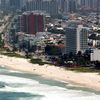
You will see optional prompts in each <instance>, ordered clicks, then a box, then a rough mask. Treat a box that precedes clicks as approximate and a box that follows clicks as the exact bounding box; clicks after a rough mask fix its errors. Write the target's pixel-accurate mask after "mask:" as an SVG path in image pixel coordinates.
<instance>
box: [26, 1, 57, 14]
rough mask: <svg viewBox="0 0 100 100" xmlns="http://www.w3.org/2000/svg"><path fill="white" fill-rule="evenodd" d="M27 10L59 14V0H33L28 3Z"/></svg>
mask: <svg viewBox="0 0 100 100" xmlns="http://www.w3.org/2000/svg"><path fill="white" fill-rule="evenodd" d="M25 8H26V11H35V10H38V11H42V12H45V13H48V14H50V15H51V16H58V2H57V0H31V1H28V2H27V4H26V7H25Z"/></svg>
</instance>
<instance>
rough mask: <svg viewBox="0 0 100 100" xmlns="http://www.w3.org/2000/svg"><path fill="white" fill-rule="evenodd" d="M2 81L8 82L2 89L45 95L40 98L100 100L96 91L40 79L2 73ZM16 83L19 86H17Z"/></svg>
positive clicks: (47, 99) (0, 89) (0, 78)
mask: <svg viewBox="0 0 100 100" xmlns="http://www.w3.org/2000/svg"><path fill="white" fill-rule="evenodd" d="M0 82H4V83H5V84H8V85H6V87H5V88H0V91H9V92H25V93H31V94H39V95H43V96H44V97H43V98H41V99H40V100H99V99H100V95H96V94H95V93H91V92H87V91H82V90H70V89H66V88H62V87H59V86H50V85H48V84H40V83H39V82H38V80H32V79H28V78H20V77H15V76H8V75H0ZM9 84H10V85H9ZM16 84H17V85H19V86H17V85H16ZM13 85H15V86H16V87H13ZM20 85H21V86H20ZM56 85H57V84H56Z"/></svg>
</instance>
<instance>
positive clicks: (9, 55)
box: [1, 52, 25, 58]
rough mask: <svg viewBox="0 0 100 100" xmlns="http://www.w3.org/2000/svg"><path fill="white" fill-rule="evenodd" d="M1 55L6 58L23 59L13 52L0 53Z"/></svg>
mask: <svg viewBox="0 0 100 100" xmlns="http://www.w3.org/2000/svg"><path fill="white" fill-rule="evenodd" d="M1 54H2V55H6V56H8V57H17V58H25V57H24V56H21V55H19V54H17V53H14V52H6V53H1Z"/></svg>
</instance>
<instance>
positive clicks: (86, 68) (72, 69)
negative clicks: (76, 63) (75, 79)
mask: <svg viewBox="0 0 100 100" xmlns="http://www.w3.org/2000/svg"><path fill="white" fill-rule="evenodd" d="M65 69H67V70H71V71H75V72H87V73H88V72H92V73H100V70H96V69H95V68H89V67H75V68H65Z"/></svg>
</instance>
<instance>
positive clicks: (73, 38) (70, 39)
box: [66, 25, 88, 54]
mask: <svg viewBox="0 0 100 100" xmlns="http://www.w3.org/2000/svg"><path fill="white" fill-rule="evenodd" d="M86 49H88V30H87V29H86V28H84V27H83V26H82V25H78V26H77V27H68V28H66V53H67V54H69V53H70V52H72V53H77V52H78V51H82V52H84V51H85V50H86Z"/></svg>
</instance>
